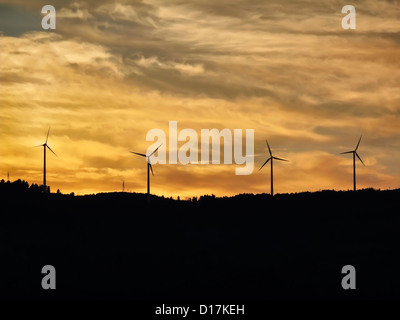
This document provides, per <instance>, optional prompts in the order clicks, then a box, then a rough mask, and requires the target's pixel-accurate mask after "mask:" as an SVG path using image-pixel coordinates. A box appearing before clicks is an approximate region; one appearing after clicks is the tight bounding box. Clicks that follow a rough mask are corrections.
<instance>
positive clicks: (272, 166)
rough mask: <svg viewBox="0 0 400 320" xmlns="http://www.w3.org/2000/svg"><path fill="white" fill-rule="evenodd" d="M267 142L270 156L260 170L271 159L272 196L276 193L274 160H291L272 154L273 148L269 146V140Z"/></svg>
mask: <svg viewBox="0 0 400 320" xmlns="http://www.w3.org/2000/svg"><path fill="white" fill-rule="evenodd" d="M265 142H266V143H267V147H268V151H269V155H270V157H269V158H268V159H267V161H265V162H264V164H263V165H262V166H261V168H260V169H259V170H258V171H260V170H261V169H262V168H263V167H264V166H265V165H266V164H267V163H268V161H269V160H271V196H273V195H274V165H273V161H274V159H275V160H279V161H289V160H286V159H281V158H277V157H274V156H273V155H272V152H271V148H270V147H269V144H268V141H267V140H265Z"/></svg>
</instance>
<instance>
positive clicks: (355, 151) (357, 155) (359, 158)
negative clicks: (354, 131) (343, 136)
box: [340, 135, 365, 167]
mask: <svg viewBox="0 0 400 320" xmlns="http://www.w3.org/2000/svg"><path fill="white" fill-rule="evenodd" d="M361 138H362V135H361V136H360V139H358V143H357V146H356V148H355V149H354V150H351V151H346V152H341V153H340V154H348V153H352V154H354V155H355V156H356V157H357V158H358V160H360V162H361V163H362V164H363V166H364V167H365V164H364V162H363V161H362V159H361V157H360V156H359V154H358V153H357V149H358V147H359V145H360V142H361Z"/></svg>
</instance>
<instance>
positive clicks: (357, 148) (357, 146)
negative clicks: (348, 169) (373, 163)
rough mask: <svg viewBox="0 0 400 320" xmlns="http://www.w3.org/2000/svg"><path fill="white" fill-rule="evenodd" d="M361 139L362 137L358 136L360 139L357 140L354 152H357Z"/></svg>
mask: <svg viewBox="0 0 400 320" xmlns="http://www.w3.org/2000/svg"><path fill="white" fill-rule="evenodd" d="M361 138H362V135H361V136H360V139H359V140H358V143H357V147H356V149H355V150H354V151H357V149H358V146H359V145H360V141H361Z"/></svg>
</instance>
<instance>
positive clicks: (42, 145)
mask: <svg viewBox="0 0 400 320" xmlns="http://www.w3.org/2000/svg"><path fill="white" fill-rule="evenodd" d="M44 146H45V145H44V144H39V145H37V146H33V147H32V148H37V147H44Z"/></svg>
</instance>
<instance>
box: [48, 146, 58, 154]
mask: <svg viewBox="0 0 400 320" xmlns="http://www.w3.org/2000/svg"><path fill="white" fill-rule="evenodd" d="M46 147H47V148H49V150H50V151H51V152H53V153H54V155H55V156H56V157H58V155H56V153H55V152H54V151H53V150H51V148H50V147H49V146H48V145H47V144H46Z"/></svg>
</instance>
